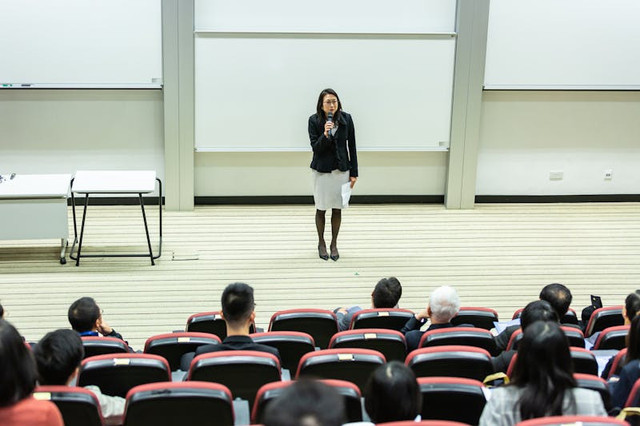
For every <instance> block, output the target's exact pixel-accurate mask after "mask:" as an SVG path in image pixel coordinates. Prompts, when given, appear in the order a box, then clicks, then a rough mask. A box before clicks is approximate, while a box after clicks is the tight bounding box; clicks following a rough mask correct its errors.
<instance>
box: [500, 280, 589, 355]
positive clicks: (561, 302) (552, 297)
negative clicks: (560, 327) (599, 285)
mask: <svg viewBox="0 0 640 426" xmlns="http://www.w3.org/2000/svg"><path fill="white" fill-rule="evenodd" d="M572 298H573V297H572V296H571V291H569V289H568V288H567V287H566V286H564V285H562V284H558V283H553V284H548V285H546V286H544V287H543V288H542V291H541V292H540V296H539V299H540V300H545V301H547V302H549V304H550V305H551V307H552V308H553V309H554V310H555V311H556V314H557V315H558V318H559V320H562V318H563V317H564V315H565V314H566V313H567V311H569V306H570V305H571V300H572ZM566 325H570V326H571V325H573V326H575V324H566ZM519 328H520V326H519V325H511V326H509V327H507V328H506V329H505V330H504V331H503V332H502V333H500V334H498V335H497V336H496V339H495V340H496V347H497V348H498V350H501V351H504V350H506V349H507V345H508V344H509V340H510V339H511V335H512V334H513V333H514V332H515V331H516V330H518V329H519ZM578 328H580V327H578Z"/></svg>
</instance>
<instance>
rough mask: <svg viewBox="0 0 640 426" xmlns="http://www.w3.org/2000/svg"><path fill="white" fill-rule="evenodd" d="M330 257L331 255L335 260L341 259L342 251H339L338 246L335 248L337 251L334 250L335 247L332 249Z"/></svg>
mask: <svg viewBox="0 0 640 426" xmlns="http://www.w3.org/2000/svg"><path fill="white" fill-rule="evenodd" d="M329 257H331V260H333V261H334V262H335V261H336V260H338V259H340V253H338V248H337V247H336V248H335V251H334V249H331V256H329Z"/></svg>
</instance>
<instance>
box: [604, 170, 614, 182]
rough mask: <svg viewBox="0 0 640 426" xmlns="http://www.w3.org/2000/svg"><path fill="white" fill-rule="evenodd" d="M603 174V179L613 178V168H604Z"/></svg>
mask: <svg viewBox="0 0 640 426" xmlns="http://www.w3.org/2000/svg"><path fill="white" fill-rule="evenodd" d="M603 176H604V180H611V179H613V170H611V169H607V170H605V171H604V174H603Z"/></svg>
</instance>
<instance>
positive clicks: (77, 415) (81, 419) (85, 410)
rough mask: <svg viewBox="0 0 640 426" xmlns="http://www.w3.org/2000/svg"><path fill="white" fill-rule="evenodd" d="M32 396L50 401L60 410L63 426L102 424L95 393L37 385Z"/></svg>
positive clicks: (98, 425) (82, 389) (63, 387)
mask: <svg viewBox="0 0 640 426" xmlns="http://www.w3.org/2000/svg"><path fill="white" fill-rule="evenodd" d="M33 397H34V398H35V399H39V400H46V401H51V402H53V403H54V404H56V406H57V407H58V409H59V410H60V413H61V414H62V419H63V420H64V424H65V426H102V424H103V423H104V419H103V418H102V413H101V411H100V402H99V401H98V398H97V397H96V395H95V394H94V393H93V392H91V391H89V390H87V389H84V388H79V387H70V386H38V387H37V388H36V389H35V390H34V392H33Z"/></svg>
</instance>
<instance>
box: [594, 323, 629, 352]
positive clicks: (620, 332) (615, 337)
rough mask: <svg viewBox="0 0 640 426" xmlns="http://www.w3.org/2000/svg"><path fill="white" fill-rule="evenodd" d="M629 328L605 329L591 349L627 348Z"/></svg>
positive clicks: (622, 326)
mask: <svg viewBox="0 0 640 426" xmlns="http://www.w3.org/2000/svg"><path fill="white" fill-rule="evenodd" d="M629 327H630V326H628V325H616V326H614V327H607V328H605V329H604V330H602V331H601V332H600V334H599V335H598V338H597V339H596V343H595V344H594V345H593V348H591V349H592V350H597V349H617V350H621V349H623V348H624V347H626V346H627V342H626V339H627V334H629Z"/></svg>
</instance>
